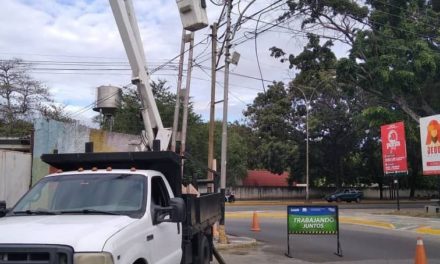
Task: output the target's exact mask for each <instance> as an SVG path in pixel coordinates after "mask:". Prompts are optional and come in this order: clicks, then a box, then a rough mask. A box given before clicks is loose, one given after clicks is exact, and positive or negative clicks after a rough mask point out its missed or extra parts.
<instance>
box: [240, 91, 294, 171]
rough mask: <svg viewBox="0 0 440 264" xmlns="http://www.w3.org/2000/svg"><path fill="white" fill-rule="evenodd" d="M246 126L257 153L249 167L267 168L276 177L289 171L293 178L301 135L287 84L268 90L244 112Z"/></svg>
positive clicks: (254, 153)
mask: <svg viewBox="0 0 440 264" xmlns="http://www.w3.org/2000/svg"><path fill="white" fill-rule="evenodd" d="M244 115H245V117H246V118H247V125H248V126H249V127H250V129H251V131H252V133H253V134H254V139H253V141H257V142H258V143H257V144H255V150H254V151H253V152H252V153H253V158H252V161H251V163H250V165H251V167H253V168H265V169H267V170H270V171H271V172H273V173H277V174H282V173H283V172H285V171H289V172H290V175H291V177H293V169H294V166H295V165H296V163H295V158H296V155H297V149H298V146H297V141H296V140H295V137H298V136H299V135H298V131H297V130H296V129H295V127H294V125H293V123H294V119H295V116H294V112H293V111H292V107H291V100H290V97H289V96H288V90H287V89H286V87H285V85H284V83H282V82H278V83H273V84H272V85H269V86H268V89H267V90H266V92H264V93H259V94H258V95H257V97H256V98H255V99H254V102H253V103H252V104H251V105H249V106H248V107H247V109H246V111H244Z"/></svg>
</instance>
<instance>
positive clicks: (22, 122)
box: [0, 59, 66, 136]
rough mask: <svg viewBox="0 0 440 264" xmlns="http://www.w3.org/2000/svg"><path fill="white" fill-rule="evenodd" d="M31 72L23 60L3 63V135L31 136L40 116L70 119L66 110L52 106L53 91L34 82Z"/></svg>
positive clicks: (0, 93) (0, 77) (0, 99)
mask: <svg viewBox="0 0 440 264" xmlns="http://www.w3.org/2000/svg"><path fill="white" fill-rule="evenodd" d="M29 70H30V67H29V66H28V65H26V64H25V63H24V62H23V61H22V60H20V59H13V60H3V61H0V124H1V125H2V126H1V127H2V128H1V129H0V133H1V134H3V135H7V136H17V135H18V136H21V135H27V134H28V133H29V132H30V130H31V129H32V123H31V120H32V119H33V118H34V117H35V116H36V115H37V114H42V115H43V116H44V115H45V114H46V115H47V116H48V117H59V118H61V116H62V117H63V119H65V118H66V115H65V114H64V113H62V112H63V111H62V108H59V107H58V108H57V107H56V106H54V105H50V103H51V102H52V99H51V96H50V93H49V89H48V88H47V87H46V86H44V85H43V84H42V83H41V82H40V81H37V80H35V79H33V78H32V77H31V76H30V75H29V74H28V72H29ZM54 107H55V108H54Z"/></svg>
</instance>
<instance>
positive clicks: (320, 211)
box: [287, 206, 338, 234]
mask: <svg viewBox="0 0 440 264" xmlns="http://www.w3.org/2000/svg"><path fill="white" fill-rule="evenodd" d="M287 210H288V227H287V230H288V232H289V234H337V233H338V210H337V207H336V206H288V207H287Z"/></svg>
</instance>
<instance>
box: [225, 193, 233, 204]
mask: <svg viewBox="0 0 440 264" xmlns="http://www.w3.org/2000/svg"><path fill="white" fill-rule="evenodd" d="M225 202H228V203H233V202H235V195H234V194H233V193H226V194H225Z"/></svg>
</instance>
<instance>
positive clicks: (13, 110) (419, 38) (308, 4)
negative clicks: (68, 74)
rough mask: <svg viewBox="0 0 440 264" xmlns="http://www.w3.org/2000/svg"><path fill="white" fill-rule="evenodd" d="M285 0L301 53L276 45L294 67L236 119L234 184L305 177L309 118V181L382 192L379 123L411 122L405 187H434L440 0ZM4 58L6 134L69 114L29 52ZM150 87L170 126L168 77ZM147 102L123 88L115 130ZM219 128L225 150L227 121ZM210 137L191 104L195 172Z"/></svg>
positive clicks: (0, 70)
mask: <svg viewBox="0 0 440 264" xmlns="http://www.w3.org/2000/svg"><path fill="white" fill-rule="evenodd" d="M286 3H287V5H288V7H289V8H288V10H286V12H285V13H284V14H283V15H282V16H281V17H279V21H283V20H288V19H292V18H295V19H296V20H297V21H300V22H301V23H300V24H301V26H302V30H303V32H308V33H307V39H308V43H307V45H306V46H305V47H304V49H303V50H302V52H300V53H299V54H290V52H291V50H293V47H290V46H281V45H286V44H282V43H273V47H272V48H271V49H270V50H269V51H267V52H270V54H271V55H272V56H273V58H274V60H279V61H280V63H283V64H285V65H286V68H287V69H290V70H291V71H292V74H293V75H294V77H293V79H292V80H291V81H290V82H287V83H284V82H280V81H274V82H273V83H272V84H270V85H268V86H267V87H265V91H264V92H261V93H259V94H258V95H257V97H256V98H255V99H254V101H253V102H252V103H251V104H250V105H248V106H247V108H246V109H245V110H244V112H243V114H244V116H245V119H244V120H242V121H240V122H234V123H231V124H229V142H228V145H229V146H228V156H229V159H228V163H227V164H228V172H227V175H228V186H233V185H236V184H237V183H239V182H240V180H241V179H243V178H244V177H245V176H246V170H247V169H268V170H270V171H271V172H274V173H283V172H285V171H287V172H289V175H290V176H289V183H290V184H293V183H294V182H297V183H303V182H305V175H306V128H307V126H306V124H307V116H308V128H309V133H310V134H309V138H308V141H309V144H310V145H309V148H310V152H309V155H310V184H311V186H312V187H314V186H316V187H320V186H335V187H341V186H357V187H360V186H371V185H377V186H378V187H379V188H380V189H381V190H382V188H383V187H384V186H385V185H389V184H390V182H391V179H387V178H385V177H384V176H383V169H382V159H381V142H380V126H381V125H383V124H387V123H393V122H397V121H404V123H405V134H406V140H407V153H408V167H409V172H408V175H403V176H401V181H400V185H401V187H402V188H409V189H410V190H411V194H410V196H411V197H414V191H415V190H416V189H417V188H423V189H434V188H437V186H438V184H439V183H438V181H437V179H435V178H434V177H423V176H422V175H421V169H422V168H421V153H420V136H419V127H418V122H419V118H420V117H423V116H429V115H433V114H439V113H440V31H439V29H440V13H439V9H438V7H437V6H436V4H437V1H431V2H429V1H418V0H405V1H397V0H366V1H351V0H324V1H315V0H299V1H298V0H295V1H293V0H287V1H286ZM317 32H319V33H317ZM295 34H297V31H292V37H294V36H295ZM341 44H343V45H345V47H348V48H347V50H348V54H347V56H346V57H341V58H337V57H336V55H335V53H334V50H335V47H336V46H338V45H339V46H340V45H341ZM0 66H1V67H0V135H22V134H26V133H29V131H30V129H31V120H32V117H34V116H35V115H37V114H39V115H43V116H46V117H48V118H53V119H57V120H67V121H69V118H68V116H66V115H65V114H64V112H63V109H62V107H60V106H56V105H53V104H52V105H51V102H52V100H51V96H50V94H49V93H48V89H47V88H46V87H44V85H42V84H41V83H39V82H38V81H36V80H33V79H32V78H31V77H30V76H29V74H27V69H26V68H25V67H24V66H23V64H22V63H20V60H14V61H9V62H2V63H1V65H0ZM152 85H153V91H154V94H155V96H156V99H157V102H158V107H159V111H160V112H161V115H162V118H163V119H164V120H163V122H164V125H165V126H167V127H170V126H171V124H172V118H173V111H174V102H175V95H174V94H173V93H172V92H170V90H171V89H170V87H168V86H167V84H166V82H165V81H162V80H158V81H155V82H153V83H152ZM173 90H174V89H173ZM42 102H45V103H44V104H43V103H42ZM139 106H140V102H139V100H138V99H137V96H136V91H135V89H131V88H128V89H126V90H125V91H124V95H123V100H122V105H121V107H120V108H119V109H118V111H117V112H116V115H115V122H114V126H113V131H115V132H123V133H131V134H138V133H140V131H141V130H142V123H141V119H140V117H139V113H138V109H139ZM101 126H102V128H103V129H106V128H105V126H104V125H103V124H101ZM215 135H216V139H215V150H216V154H215V157H217V159H218V160H219V159H220V138H221V124H220V123H219V122H216V131H215ZM207 138H208V123H207V122H206V121H203V120H202V119H201V117H200V116H199V115H197V114H196V113H194V110H193V108H192V107H190V114H189V131H188V153H189V156H188V157H191V158H190V159H188V162H187V164H188V166H187V168H186V171H185V175H186V177H187V179H188V180H192V179H194V178H206V170H205V168H206V164H207V160H206V153H207ZM218 164H219V162H218Z"/></svg>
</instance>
